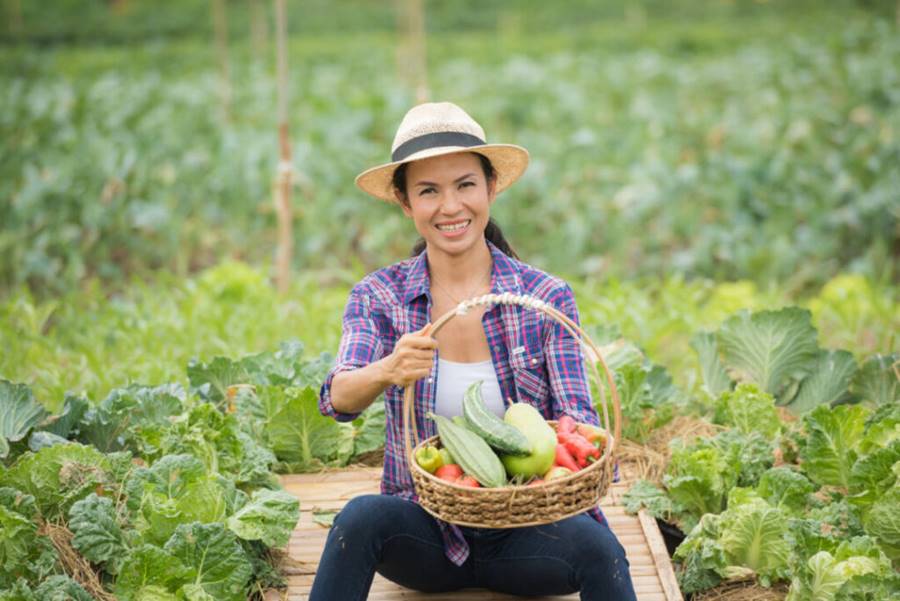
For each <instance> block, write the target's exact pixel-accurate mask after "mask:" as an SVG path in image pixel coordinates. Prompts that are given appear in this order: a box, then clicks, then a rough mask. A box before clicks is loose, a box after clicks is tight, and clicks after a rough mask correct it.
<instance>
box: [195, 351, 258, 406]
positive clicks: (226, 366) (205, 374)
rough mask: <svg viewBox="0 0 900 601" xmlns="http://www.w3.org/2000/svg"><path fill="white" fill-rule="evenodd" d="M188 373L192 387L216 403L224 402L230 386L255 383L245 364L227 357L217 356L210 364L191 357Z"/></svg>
mask: <svg viewBox="0 0 900 601" xmlns="http://www.w3.org/2000/svg"><path fill="white" fill-rule="evenodd" d="M187 375H188V379H189V380H190V382H191V387H193V388H194V389H195V390H196V391H197V392H198V394H200V396H201V397H203V398H204V399H206V400H209V401H212V402H214V403H222V402H223V401H224V400H225V398H226V396H227V395H228V387H229V386H233V385H235V384H252V383H254V381H253V378H252V377H251V375H250V373H249V371H248V370H247V368H246V366H245V365H243V364H242V363H241V362H240V361H232V360H231V359H228V358H226V357H215V358H214V359H213V360H212V361H210V362H209V363H208V364H207V363H203V362H202V361H199V360H197V359H191V361H190V363H188V367H187Z"/></svg>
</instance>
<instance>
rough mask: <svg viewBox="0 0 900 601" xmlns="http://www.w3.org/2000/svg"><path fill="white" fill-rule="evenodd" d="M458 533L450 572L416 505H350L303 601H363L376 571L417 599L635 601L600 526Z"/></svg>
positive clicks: (615, 545)
mask: <svg viewBox="0 0 900 601" xmlns="http://www.w3.org/2000/svg"><path fill="white" fill-rule="evenodd" d="M462 532H463V534H464V536H465V538H466V540H467V541H468V543H469V548H470V554H469V558H468V559H467V560H466V562H465V563H464V564H463V565H461V566H457V565H456V564H454V563H453V562H451V561H450V560H449V559H447V557H446V556H445V555H444V541H443V537H442V535H441V530H440V528H439V527H438V524H437V521H436V520H435V519H434V518H433V517H432V516H431V515H429V514H428V513H426V512H425V510H424V509H422V508H421V507H420V506H419V505H418V504H416V503H413V502H412V501H407V500H404V499H400V498H398V497H393V496H389V495H362V496H359V497H356V498H354V499H352V500H351V501H350V502H349V503H347V505H346V506H345V507H344V509H343V510H341V512H340V513H339V514H338V516H337V517H336V518H335V520H334V525H333V526H332V528H331V531H330V532H329V533H328V540H327V542H326V543H325V550H324V551H323V552H322V559H321V561H320V563H319V569H318V571H317V573H316V578H315V581H314V582H313V587H312V592H311V594H310V597H309V601H337V600H340V601H361V600H364V599H366V597H367V596H368V594H369V588H370V587H371V586H372V579H373V578H374V577H375V572H376V571H377V572H378V573H379V574H381V575H382V576H383V577H385V578H387V579H388V580H391V581H393V582H396V583H397V584H400V585H401V586H404V587H406V588H410V589H414V590H417V591H423V592H434V593H437V592H447V591H455V590H459V589H463V588H470V587H479V588H486V589H490V590H492V591H497V592H502V593H507V594H511V595H519V596H523V597H529V596H535V597H536V596H541V595H565V594H570V593H575V592H577V591H581V599H582V601H600V600H607V599H608V600H611V601H630V600H634V599H636V597H635V594H634V588H633V586H632V583H631V576H630V574H629V572H628V560H627V559H625V550H624V549H623V548H622V545H621V544H619V541H618V540H617V539H616V536H615V535H614V534H613V533H612V531H611V530H610V529H609V527H608V526H607V525H606V524H600V523H598V522H597V521H595V520H594V519H592V518H591V517H589V516H587V515H577V516H575V517H571V518H567V519H565V520H561V521H559V522H556V523H553V524H547V525H545V526H532V527H527V528H511V529H503V530H494V529H480V528H462Z"/></svg>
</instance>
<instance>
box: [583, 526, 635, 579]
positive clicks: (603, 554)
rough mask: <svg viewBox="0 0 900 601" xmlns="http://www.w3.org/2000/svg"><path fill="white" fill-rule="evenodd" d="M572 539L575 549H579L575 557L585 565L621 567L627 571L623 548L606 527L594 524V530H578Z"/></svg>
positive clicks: (626, 560)
mask: <svg viewBox="0 0 900 601" xmlns="http://www.w3.org/2000/svg"><path fill="white" fill-rule="evenodd" d="M574 539H575V540H573V542H574V543H575V548H577V549H579V553H578V555H577V557H578V558H579V559H580V560H581V561H582V562H586V563H587V565H591V566H597V565H607V566H621V567H622V568H624V569H626V570H627V569H628V559H627V558H626V556H625V548H624V547H623V546H622V543H620V542H619V539H618V538H616V536H615V534H613V532H612V531H611V530H610V529H609V527H608V526H607V525H605V524H596V525H595V527H594V528H585V529H582V530H579V531H578V533H577V534H576V535H575V536H574Z"/></svg>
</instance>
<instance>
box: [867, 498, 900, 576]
mask: <svg viewBox="0 0 900 601" xmlns="http://www.w3.org/2000/svg"><path fill="white" fill-rule="evenodd" d="M863 526H864V527H865V529H866V532H868V533H869V534H870V535H872V536H873V537H874V538H875V540H877V541H878V544H879V546H880V547H881V548H882V549H883V550H884V552H885V553H886V554H887V556H888V557H890V558H891V559H892V560H895V561H896V560H900V482H895V483H894V486H893V487H892V488H891V489H890V490H889V491H888V492H887V493H885V494H884V496H882V497H881V498H880V499H878V500H876V501H875V503H873V504H872V507H871V508H870V509H869V511H868V514H867V515H866V517H865V518H864V519H863Z"/></svg>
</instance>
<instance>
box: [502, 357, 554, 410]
mask: <svg viewBox="0 0 900 601" xmlns="http://www.w3.org/2000/svg"><path fill="white" fill-rule="evenodd" d="M515 350H518V349H515ZM515 350H514V351H513V353H512V355H511V357H510V365H511V366H512V369H513V378H514V379H515V383H516V390H517V391H518V393H519V401H520V402H528V401H531V402H533V403H537V404H540V403H543V402H544V401H546V400H547V397H548V396H549V395H550V386H549V384H548V383H547V366H546V365H544V353H543V350H542V349H541V348H540V347H535V348H528V347H524V351H521V352H515Z"/></svg>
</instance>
